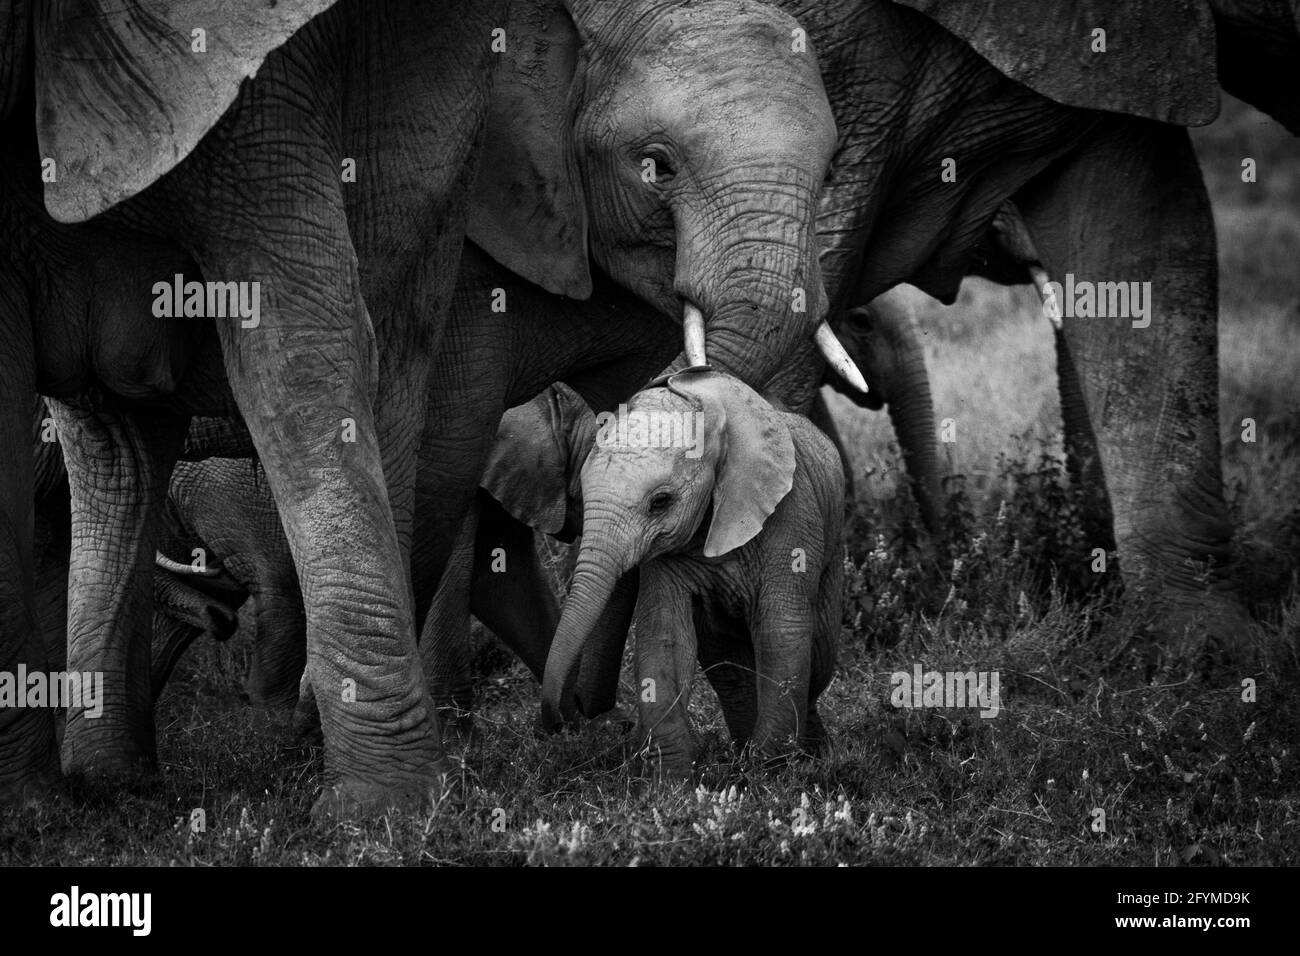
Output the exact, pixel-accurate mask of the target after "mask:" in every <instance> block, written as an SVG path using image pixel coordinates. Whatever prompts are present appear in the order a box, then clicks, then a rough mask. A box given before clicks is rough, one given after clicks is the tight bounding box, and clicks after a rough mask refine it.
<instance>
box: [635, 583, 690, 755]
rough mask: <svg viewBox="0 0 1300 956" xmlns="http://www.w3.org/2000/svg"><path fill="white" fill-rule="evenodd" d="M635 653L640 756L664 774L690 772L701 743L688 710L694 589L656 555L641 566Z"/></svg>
mask: <svg viewBox="0 0 1300 956" xmlns="http://www.w3.org/2000/svg"><path fill="white" fill-rule="evenodd" d="M635 659H636V694H637V710H638V712H639V715H640V719H641V731H640V732H641V749H640V752H639V756H640V759H641V760H642V761H643V762H645V763H646V764H647V765H648V766H649V767H650V768H651V769H653V770H654V771H656V772H657V773H659V774H661V775H662V776H664V777H690V776H691V774H692V773H693V772H694V769H695V757H696V754H697V751H698V749H699V748H698V743H697V741H696V737H695V731H694V729H693V728H692V727H691V719H690V715H689V714H688V712H687V707H688V705H689V704H690V693H691V680H692V679H693V678H694V676H695V627H694V623H693V621H692V615H691V595H690V592H689V591H688V590H687V589H686V588H684V587H683V586H682V584H681V582H679V581H677V580H675V579H674V575H672V574H671V573H670V572H669V571H668V570H667V569H665V568H664V566H663V564H662V563H661V562H657V561H651V562H649V563H648V564H645V565H643V566H642V567H641V593H640V596H639V598H638V600H637V606H636V657H635Z"/></svg>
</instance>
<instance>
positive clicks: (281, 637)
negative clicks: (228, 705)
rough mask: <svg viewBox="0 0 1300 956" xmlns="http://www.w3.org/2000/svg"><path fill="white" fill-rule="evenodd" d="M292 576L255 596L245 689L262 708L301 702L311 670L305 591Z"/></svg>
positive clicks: (291, 567) (289, 564)
mask: <svg viewBox="0 0 1300 956" xmlns="http://www.w3.org/2000/svg"><path fill="white" fill-rule="evenodd" d="M285 557H286V561H287V563H288V568H289V571H290V572H291V576H290V577H289V578H288V579H286V580H283V581H279V582H275V583H274V584H272V585H262V586H260V587H259V589H258V590H257V591H255V592H254V593H253V602H254V605H253V606H254V609H255V610H254V618H253V619H254V621H255V622H256V627H257V636H256V640H255V641H254V643H253V659H252V662H251V664H250V667H249V672H248V679H247V681H245V684H244V686H245V688H246V689H247V690H248V699H249V700H251V701H252V702H253V703H254V704H255V705H256V706H258V707H266V708H273V709H277V710H278V709H284V708H291V707H293V706H294V704H295V703H296V702H297V700H298V685H299V684H300V683H301V681H302V675H303V671H304V670H306V667H307V619H306V617H305V615H304V613H303V605H302V591H300V590H299V588H298V580H297V578H296V577H292V571H293V562H292V561H290V560H288V556H287V555H286V556H285Z"/></svg>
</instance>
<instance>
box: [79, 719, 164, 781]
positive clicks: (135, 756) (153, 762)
mask: <svg viewBox="0 0 1300 956" xmlns="http://www.w3.org/2000/svg"><path fill="white" fill-rule="evenodd" d="M62 751H63V755H62V763H63V772H64V774H65V775H72V774H80V775H82V776H84V777H87V778H91V779H93V778H114V779H125V780H129V781H134V780H138V779H140V778H142V777H148V776H151V775H153V774H154V773H155V772H156V771H157V768H158V758H157V752H156V750H155V748H154V739H153V720H152V715H150V720H149V726H148V730H147V732H146V730H145V729H144V728H141V727H134V728H133V727H129V726H124V725H123V724H122V723H121V722H117V721H114V722H113V723H108V722H107V721H106V720H105V718H104V717H100V718H98V719H93V718H88V717H84V716H78V717H75V718H72V719H70V720H68V721H67V722H66V723H65V725H64V729H63V740H62Z"/></svg>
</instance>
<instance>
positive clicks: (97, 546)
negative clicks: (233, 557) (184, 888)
mask: <svg viewBox="0 0 1300 956" xmlns="http://www.w3.org/2000/svg"><path fill="white" fill-rule="evenodd" d="M49 407H50V413H51V416H52V417H53V418H54V421H55V423H56V425H57V427H58V431H59V436H60V442H61V443H62V445H63V454H64V459H65V461H66V463H67V467H68V484H69V488H70V489H71V493H72V553H71V562H70V566H69V570H68V663H67V668H68V672H69V674H75V675H79V676H80V679H81V684H82V687H83V688H85V687H88V686H90V687H95V688H97V689H98V688H102V691H101V692H100V693H98V694H97V695H95V696H97V697H98V699H97V700H89V699H88V698H87V696H86V695H85V693H84V692H83V695H82V700H81V701H72V702H70V703H69V704H68V707H67V718H66V721H65V725H64V732H63V768H64V771H65V772H69V773H71V772H73V771H83V772H95V773H127V774H134V773H138V772H139V771H141V770H148V769H152V767H153V765H154V762H155V760H156V752H155V739H154V724H153V687H152V682H151V661H150V658H151V643H152V632H153V584H154V555H155V553H156V545H157V541H158V538H159V534H160V531H161V522H162V508H163V505H164V501H165V497H166V494H167V483H168V478H169V477H170V474H171V468H172V465H173V464H174V463H175V459H176V456H177V455H178V454H179V453H180V450H181V447H182V444H183V442H184V439H185V430H186V427H187V425H188V419H187V418H185V417H179V416H174V415H166V414H156V415H147V414H141V413H128V412H123V411H120V410H118V409H114V408H92V407H90V406H89V405H88V404H86V403H82V402H75V403H74V402H56V401H51V402H50V403H49Z"/></svg>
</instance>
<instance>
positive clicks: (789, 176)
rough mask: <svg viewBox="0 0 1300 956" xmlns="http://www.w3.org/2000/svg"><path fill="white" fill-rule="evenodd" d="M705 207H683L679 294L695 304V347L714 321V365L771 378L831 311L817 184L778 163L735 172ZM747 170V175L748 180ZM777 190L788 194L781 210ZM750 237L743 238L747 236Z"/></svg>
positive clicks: (756, 378)
mask: <svg viewBox="0 0 1300 956" xmlns="http://www.w3.org/2000/svg"><path fill="white" fill-rule="evenodd" d="M734 175H735V176H736V177H737V178H736V181H735V183H734V184H731V185H730V186H729V187H723V188H721V189H719V191H718V194H717V196H716V198H715V200H714V201H713V202H711V203H709V204H708V205H707V206H706V207H703V208H697V207H692V208H678V209H675V210H674V216H675V220H676V228H677V235H678V237H679V242H678V247H677V263H676V270H675V278H674V290H675V291H676V293H677V294H678V296H680V298H681V299H682V301H683V303H684V304H685V306H686V309H685V312H686V317H687V318H686V319H685V321H684V324H685V325H686V332H687V343H688V352H694V353H695V354H693V355H690V356H684V357H682V358H680V359H679V360H678V362H677V363H676V367H678V368H680V367H684V366H686V365H690V364H693V362H698V361H699V358H700V353H699V352H696V351H695V350H694V349H693V348H691V342H692V338H693V336H694V335H695V334H697V333H695V332H694V331H693V328H695V329H697V328H698V323H692V322H691V321H690V319H693V318H694V317H695V313H694V311H693V310H694V309H698V310H699V313H701V314H702V315H703V318H704V343H703V345H704V348H703V350H702V351H703V352H704V353H705V354H706V355H707V361H708V363H709V364H710V365H712V366H713V367H714V368H716V369H719V370H720V371H724V372H729V373H731V374H733V375H736V376H737V377H739V378H741V379H742V380H744V381H746V382H751V383H755V384H762V383H766V382H768V381H769V380H771V379H772V378H773V377H774V376H775V375H776V374H777V373H778V372H779V371H781V369H782V368H784V366H785V365H786V364H787V363H788V362H789V358H790V356H791V355H793V354H795V353H797V352H798V351H799V350H800V349H801V348H804V347H805V346H806V343H807V341H808V340H809V339H810V338H812V337H813V336H814V334H815V333H816V332H817V330H818V327H819V325H820V324H821V323H822V321H823V319H824V318H825V317H826V308H827V307H826V292H825V289H824V288H823V285H822V277H821V269H820V267H819V265H818V244H817V238H816V232H815V229H814V228H813V223H814V222H815V218H816V210H817V202H816V199H817V193H816V184H815V183H813V182H811V181H810V179H809V181H805V177H803V176H802V175H800V174H799V173H791V172H788V171H787V172H784V173H783V172H781V171H777V170H772V169H768V168H758V169H751V170H748V171H746V172H744V173H743V174H742V173H736V174H734ZM742 175H743V177H744V178H741V177H742ZM773 196H778V197H780V200H781V201H780V203H778V204H777V205H776V206H775V207H774V203H773ZM737 237H741V238H737Z"/></svg>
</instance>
